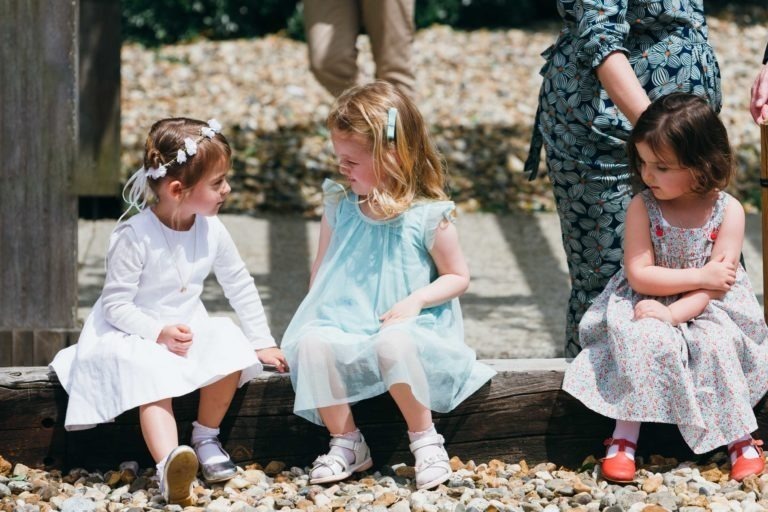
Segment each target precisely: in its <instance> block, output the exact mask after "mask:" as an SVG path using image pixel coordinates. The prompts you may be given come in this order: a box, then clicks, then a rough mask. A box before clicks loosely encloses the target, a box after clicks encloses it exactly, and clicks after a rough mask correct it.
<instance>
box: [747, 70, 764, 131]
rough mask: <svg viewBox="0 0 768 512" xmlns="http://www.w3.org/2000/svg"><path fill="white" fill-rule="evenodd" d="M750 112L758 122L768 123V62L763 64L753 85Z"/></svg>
mask: <svg viewBox="0 0 768 512" xmlns="http://www.w3.org/2000/svg"><path fill="white" fill-rule="evenodd" d="M749 112H750V113H751V114H752V119H754V120H755V122H756V123H757V124H767V123H768V64H766V65H764V66H763V68H762V69H761V70H760V74H759V75H757V78H756V79H755V83H754V84H753V85H752V101H750V103H749Z"/></svg>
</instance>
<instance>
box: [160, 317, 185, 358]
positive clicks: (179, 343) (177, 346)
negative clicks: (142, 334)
mask: <svg viewBox="0 0 768 512" xmlns="http://www.w3.org/2000/svg"><path fill="white" fill-rule="evenodd" d="M157 342H158V343H159V344H160V345H165V346H166V347H167V348H168V350H170V351H171V352H173V353H174V354H176V355H177V356H181V357H186V356H187V352H188V351H189V348H190V347H191V346H192V330H191V329H190V328H189V326H186V325H184V324H178V325H166V326H165V327H163V330H162V331H160V336H158V337H157Z"/></svg>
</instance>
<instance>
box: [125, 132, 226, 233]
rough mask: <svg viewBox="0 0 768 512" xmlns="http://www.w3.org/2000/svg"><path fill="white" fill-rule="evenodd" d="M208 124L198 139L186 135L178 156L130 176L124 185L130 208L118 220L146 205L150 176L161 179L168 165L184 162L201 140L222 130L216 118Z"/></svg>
mask: <svg viewBox="0 0 768 512" xmlns="http://www.w3.org/2000/svg"><path fill="white" fill-rule="evenodd" d="M207 125H208V126H203V127H201V128H200V137H198V138H197V140H195V139H192V138H191V137H186V138H185V139H184V147H182V148H179V150H178V151H176V156H175V157H174V159H173V160H171V161H169V162H166V163H164V164H162V165H161V166H160V167H150V168H149V169H146V168H144V167H143V166H142V167H141V168H140V169H139V170H137V171H136V172H134V173H133V175H132V176H131V177H130V178H128V181H127V182H126V183H125V187H123V201H125V202H126V203H128V208H127V209H126V210H125V212H124V213H123V215H121V216H120V218H119V219H118V222H120V221H121V220H122V219H123V217H125V215H126V214H127V213H128V212H129V211H131V209H133V208H135V209H136V210H139V211H141V210H143V209H144V208H145V207H146V205H147V196H148V194H150V191H149V187H148V184H147V180H148V179H149V178H152V179H153V180H159V179H160V178H162V177H164V176H165V175H166V174H167V173H168V166H170V165H172V164H174V163H177V164H183V163H184V162H186V161H187V160H189V159H190V158H191V157H193V156H194V155H195V154H197V146H198V144H200V142H201V141H203V140H205V139H212V138H214V137H215V136H216V134H217V133H220V132H221V123H219V122H218V121H217V120H216V119H209V120H208V123H207ZM150 195H151V194H150Z"/></svg>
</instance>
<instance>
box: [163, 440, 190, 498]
mask: <svg viewBox="0 0 768 512" xmlns="http://www.w3.org/2000/svg"><path fill="white" fill-rule="evenodd" d="M196 475H197V456H196V455H195V451H194V450H193V449H192V448H190V447H189V446H185V445H181V446H177V447H176V448H174V449H173V450H172V451H171V453H169V454H168V457H167V458H166V459H165V465H164V466H163V471H162V474H161V476H160V490H161V491H162V493H163V497H164V498H165V501H166V502H167V503H168V504H171V505H181V506H182V507H186V506H189V505H194V504H195V499H194V498H193V496H192V482H194V481H195V476H196Z"/></svg>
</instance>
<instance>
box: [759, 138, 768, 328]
mask: <svg viewBox="0 0 768 512" xmlns="http://www.w3.org/2000/svg"><path fill="white" fill-rule="evenodd" d="M760 193H761V198H760V203H761V206H762V210H763V223H762V227H763V316H764V318H765V320H766V322H768V300H766V294H768V125H765V124H763V125H760Z"/></svg>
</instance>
